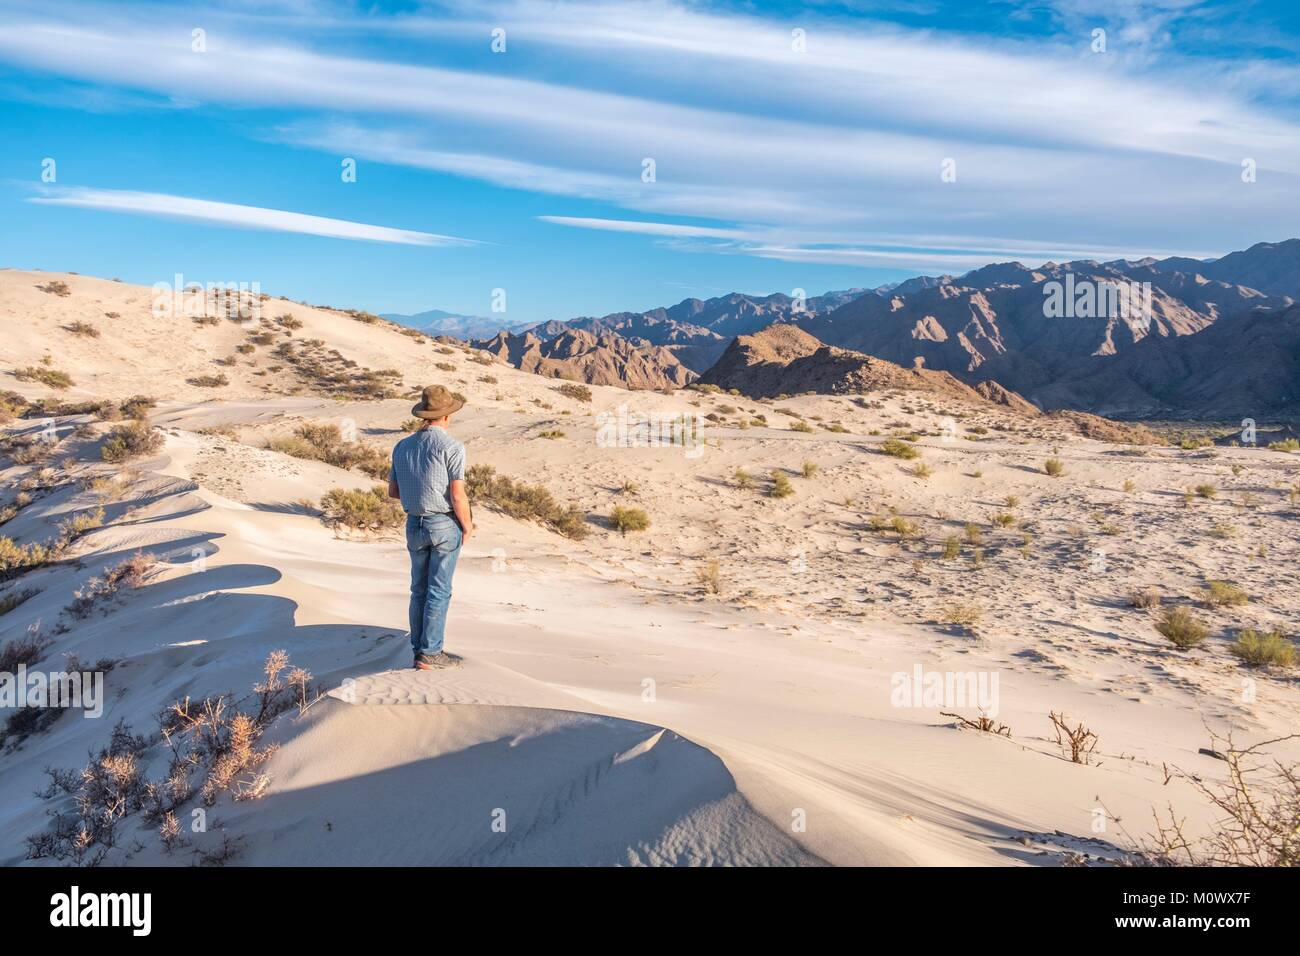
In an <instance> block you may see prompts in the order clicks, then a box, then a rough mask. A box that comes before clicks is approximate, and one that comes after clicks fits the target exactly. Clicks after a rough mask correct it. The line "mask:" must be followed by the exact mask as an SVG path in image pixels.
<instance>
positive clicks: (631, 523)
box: [609, 505, 650, 534]
mask: <svg viewBox="0 0 1300 956" xmlns="http://www.w3.org/2000/svg"><path fill="white" fill-rule="evenodd" d="M609 524H610V527H612V528H613V529H614V530H615V531H617V532H618V533H619V534H627V533H628V532H629V531H645V530H646V529H647V528H649V527H650V516H649V515H647V514H646V513H645V511H644V510H642V509H641V508H625V507H623V506H622V505H615V506H614V509H613V510H612V511H611V512H610V513H609Z"/></svg>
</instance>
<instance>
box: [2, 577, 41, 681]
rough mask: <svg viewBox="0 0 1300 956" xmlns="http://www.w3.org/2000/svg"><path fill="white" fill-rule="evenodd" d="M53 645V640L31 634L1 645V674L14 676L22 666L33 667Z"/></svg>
mask: <svg viewBox="0 0 1300 956" xmlns="http://www.w3.org/2000/svg"><path fill="white" fill-rule="evenodd" d="M28 596H29V597H30V596H31V592H28ZM24 600H26V599H25V598H24ZM19 603H22V602H21V601H20V602H19ZM53 643H54V641H53V640H52V639H51V638H48V637H44V636H42V635H41V634H39V633H30V634H26V635H24V636H22V637H15V638H12V639H10V640H8V641H6V642H5V643H4V644H0V673H5V674H12V673H14V672H15V671H17V670H18V665H20V664H22V665H25V666H27V667H31V666H32V665H33V664H35V663H37V662H38V661H40V659H41V658H43V657H44V656H45V652H46V650H48V649H49V646H50V645H51V644H53Z"/></svg>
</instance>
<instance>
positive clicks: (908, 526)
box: [888, 515, 921, 538]
mask: <svg viewBox="0 0 1300 956" xmlns="http://www.w3.org/2000/svg"><path fill="white" fill-rule="evenodd" d="M888 526H889V528H891V529H892V530H893V531H894V533H895V534H897V535H898V536H899V537H900V538H914V537H916V535H917V533H918V532H920V530H921V526H920V525H918V524H917V523H916V522H915V521H912V520H910V519H908V518H904V517H903V516H902V515H894V517H892V518H891V519H889V525H888Z"/></svg>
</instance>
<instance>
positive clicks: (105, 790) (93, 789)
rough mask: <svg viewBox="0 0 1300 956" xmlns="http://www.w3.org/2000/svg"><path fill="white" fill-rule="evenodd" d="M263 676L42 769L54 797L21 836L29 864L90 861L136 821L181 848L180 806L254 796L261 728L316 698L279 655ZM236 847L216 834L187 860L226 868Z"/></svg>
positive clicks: (308, 678) (122, 727)
mask: <svg viewBox="0 0 1300 956" xmlns="http://www.w3.org/2000/svg"><path fill="white" fill-rule="evenodd" d="M112 663H113V662H111V661H101V662H99V663H97V664H96V665H95V668H96V669H105V670H106V669H109V668H111V666H112ZM264 675H265V679H264V680H263V681H262V682H260V683H258V684H257V685H255V686H254V687H253V692H252V694H250V695H248V696H247V697H245V698H244V699H243V700H242V701H236V700H235V699H234V698H233V697H232V696H231V695H228V694H221V695H217V696H212V697H206V698H203V699H202V700H199V701H194V700H192V699H191V698H189V697H186V698H185V699H184V700H177V701H175V702H174V703H173V704H172V705H171V706H170V707H168V708H167V709H166V710H164V711H163V712H162V713H161V714H160V715H159V717H158V732H157V733H156V734H154V735H150V736H144V735H139V734H135V733H132V731H131V728H130V726H129V725H127V724H126V723H125V722H119V723H118V724H117V726H116V727H114V728H113V731H112V734H111V736H110V738H109V742H108V745H107V746H105V747H104V748H102V749H101V750H100V751H98V752H97V753H94V752H92V754H91V756H90V761H89V763H88V764H87V765H86V766H85V767H84V768H83V769H81V770H59V769H52V768H51V769H47V770H46V773H47V774H48V775H49V777H50V784H49V786H48V787H47V788H46V789H45V790H44V791H43V792H41V793H40V794H39V796H41V797H44V798H46V799H49V800H58V801H59V804H58V809H55V810H51V812H50V814H49V815H50V823H49V825H48V826H47V828H46V829H45V830H43V831H42V832H39V833H36V834H33V835H32V836H29V837H28V838H27V847H28V850H27V856H28V858H29V859H52V860H62V861H71V862H73V863H76V864H80V865H96V864H98V863H100V862H102V861H103V860H104V858H105V856H106V855H107V853H108V851H109V850H111V849H112V848H113V847H114V846H116V845H117V842H118V839H119V838H120V830H121V829H123V828H124V827H125V826H126V825H127V824H128V822H129V821H131V820H132V818H134V817H139V818H140V819H142V820H143V822H144V823H147V824H154V825H158V824H161V826H160V827H159V831H160V840H161V842H162V844H163V847H164V849H166V850H168V851H169V852H170V851H171V850H173V849H174V848H176V847H177V846H180V845H185V841H184V840H183V838H182V837H181V836H180V834H181V828H180V827H179V825H178V824H177V821H176V814H177V811H180V810H181V809H182V807H184V806H185V805H186V804H188V803H190V802H191V801H193V800H195V799H197V800H198V801H200V802H201V803H202V804H203V805H204V806H212V805H213V804H214V803H216V801H217V798H218V797H219V796H221V794H223V793H229V794H230V795H231V796H232V797H233V799H235V800H251V799H256V798H258V797H259V796H261V795H262V794H263V793H264V792H265V789H266V786H267V784H268V783H269V778H268V777H267V776H266V775H265V773H260V772H258V767H260V766H261V765H262V764H263V763H264V762H265V761H266V759H267V758H268V757H270V756H271V754H272V753H274V751H275V746H274V745H273V744H271V745H263V744H262V743H261V740H262V737H263V735H264V733H265V732H266V730H267V728H268V727H269V726H270V725H271V723H272V722H273V721H274V720H275V719H276V718H277V717H278V716H280V715H281V714H283V713H285V712H286V711H289V710H293V709H294V708H296V709H297V710H298V712H299V713H300V714H301V713H303V712H304V711H305V710H306V709H307V708H308V707H310V706H311V704H313V703H315V701H317V700H319V699H320V697H321V692H320V689H319V688H318V687H317V686H315V685H314V684H313V683H312V675H311V674H310V673H309V672H308V671H306V670H304V669H303V668H301V667H292V666H290V663H289V656H288V654H287V653H285V652H284V651H273V652H272V653H271V654H270V655H269V656H268V657H267V660H266V664H265V666H264ZM159 741H161V742H163V743H165V744H166V747H167V756H168V759H167V761H166V762H165V764H163V765H162V776H161V777H159V778H157V779H150V778H149V777H148V775H147V773H148V768H149V767H151V766H156V765H157V764H158V761H157V760H154V759H151V757H152V754H151V751H152V750H153V749H154V747H155V746H156V745H157V742H159ZM65 798H67V799H65ZM136 829H137V828H136V827H132V832H133V833H134V832H135V831H136ZM234 847H235V845H234V844H233V843H232V841H231V840H230V839H229V837H228V836H223V838H222V842H221V844H220V845H219V846H218V847H217V848H216V849H209V850H201V849H197V848H196V849H195V850H194V855H195V859H194V862H195V863H196V864H199V865H205V864H207V865H210V864H215V863H221V862H225V861H227V860H228V859H229V858H230V857H231V855H232V854H233V852H234Z"/></svg>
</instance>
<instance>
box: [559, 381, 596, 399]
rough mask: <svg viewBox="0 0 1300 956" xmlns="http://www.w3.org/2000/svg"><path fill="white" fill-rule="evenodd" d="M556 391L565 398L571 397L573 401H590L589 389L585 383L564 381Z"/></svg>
mask: <svg viewBox="0 0 1300 956" xmlns="http://www.w3.org/2000/svg"><path fill="white" fill-rule="evenodd" d="M556 391H557V392H559V393H560V394H561V395H563V396H565V397H566V398H571V399H573V400H574V401H575V402H590V401H591V389H589V388H588V387H587V386H586V385H578V384H576V383H574V382H565V383H564V384H563V385H561V386H560V387H559V388H557V389H556Z"/></svg>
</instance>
